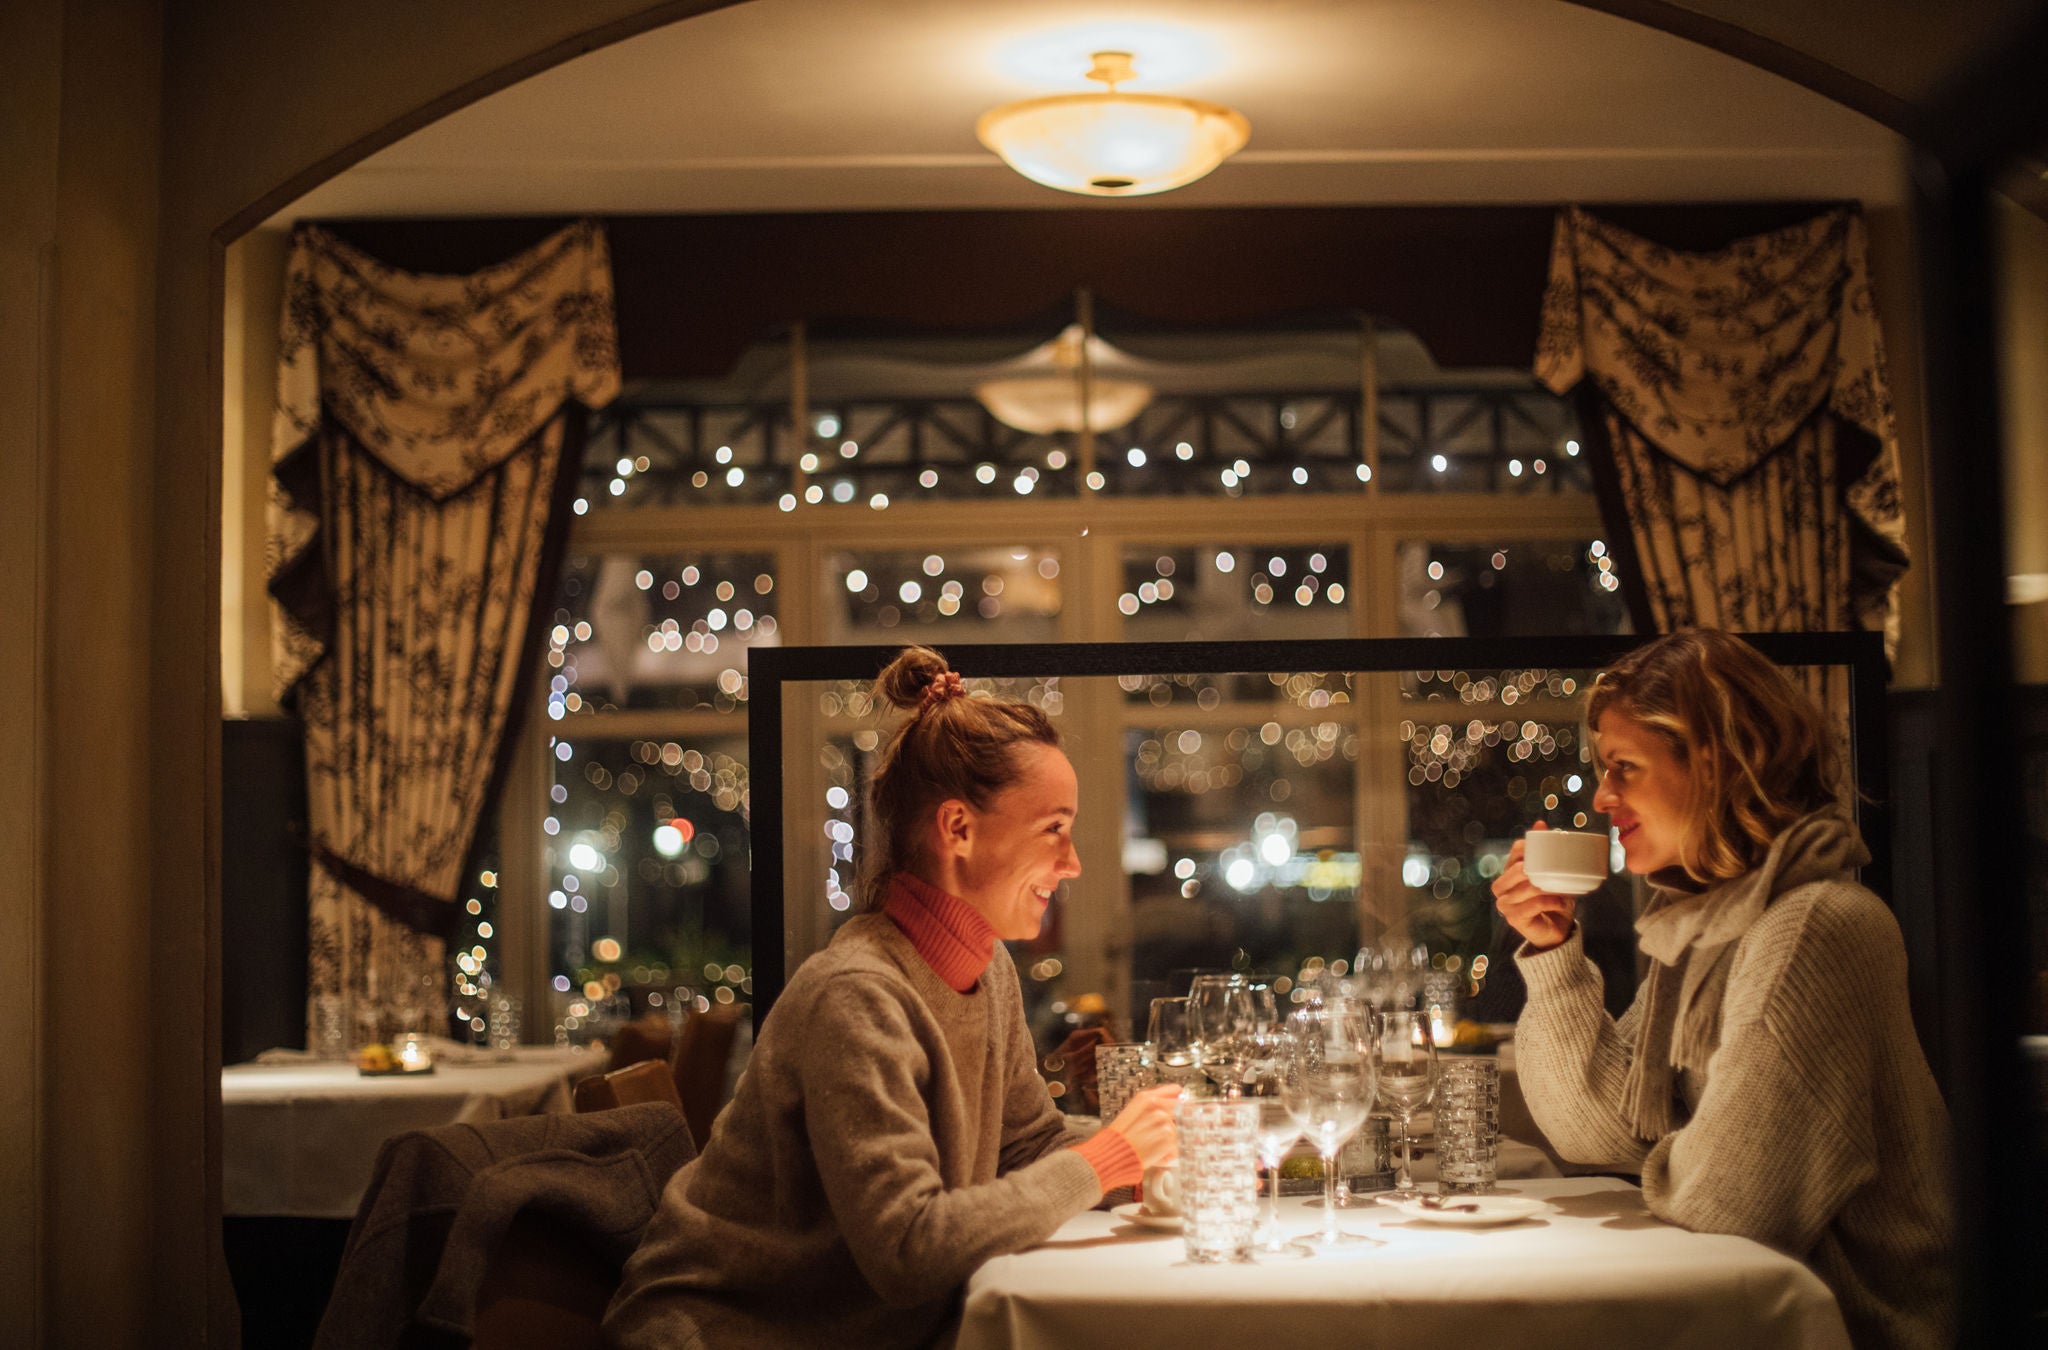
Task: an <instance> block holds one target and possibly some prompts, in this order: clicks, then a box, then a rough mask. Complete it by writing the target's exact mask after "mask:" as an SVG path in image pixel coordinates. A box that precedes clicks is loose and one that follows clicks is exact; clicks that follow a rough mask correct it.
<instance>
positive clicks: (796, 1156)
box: [605, 647, 1178, 1350]
mask: <svg viewBox="0 0 2048 1350" xmlns="http://www.w3.org/2000/svg"><path fill="white" fill-rule="evenodd" d="M876 693H877V695H878V698H879V700H880V701H882V702H883V703H885V704H887V705H891V706H894V707H896V708H899V709H903V710H906V711H907V712H908V713H909V716H908V717H907V718H906V719H905V720H904V721H903V722H902V724H901V725H900V726H899V727H898V728H897V729H896V731H895V733H894V734H893V736H891V738H890V739H889V741H888V743H887V746H886V748H885V749H884V750H883V753H882V756H881V759H880V761H879V763H878V765H877V767H876V769H875V771H874V775H873V778H872V782H871V787H870V811H869V816H870V820H871V822H872V823H871V825H870V827H869V828H870V830H871V831H872V833H873V834H874V835H875V837H876V845H877V846H876V849H875V852H874V853H873V855H872V856H871V857H870V859H869V861H868V865H867V870H866V876H865V878H864V881H863V887H862V890H863V894H862V909H863V910H864V911H865V912H864V913H861V914H858V915H856V916H855V917H853V918H852V919H850V920H848V921H847V922H846V923H845V924H844V925H842V926H841V928H840V929H839V931H838V932H837V933H836V934H834V935H833V938H832V942H831V945H830V946H828V947H827V948H826V949H825V950H824V951H822V952H819V953H818V954H817V955H815V956H813V957H811V958H810V959H809V960H807V961H805V962H804V963H803V965H802V966H801V967H799V968H798V970H797V972H796V974H795V975H794V976H793V977H792V978H791V980H790V982H789V988H788V989H787V990H786V991H785V992H784V993H783V995H782V997H781V999H780V1000H779V1001H778V1002H777V1003H776V1005H775V1008H774V1010H773V1011H772V1012H770V1013H769V1015H768V1018H767V1021H766V1023H765V1024H764V1025H763V1026H762V1028H761V1038H760V1040H759V1041H758V1042H757V1043H756V1044H755V1047H754V1051H753V1055H752V1057H751V1059H750V1060H749V1062H748V1066H747V1071H746V1074H745V1075H744V1076H743V1077H742V1078H741V1079H740V1085H739V1089H738V1092H737V1093H736V1095H735V1096H734V1099H733V1101H732V1104H731V1105H730V1106H728V1107H727V1108H726V1109H725V1110H724V1111H723V1112H722V1113H721V1114H720V1115H719V1117H718V1120H717V1123H716V1124H715V1125H714V1126H713V1127H712V1131H711V1138H710V1140H709V1141H708V1142H706V1144H705V1145H704V1151H703V1154H702V1155H701V1156H700V1157H699V1158H698V1159H697V1160H696V1161H695V1162H692V1163H690V1164H689V1165H688V1166H686V1167H684V1168H683V1169H682V1170H681V1171H680V1172H678V1173H677V1174H676V1175H675V1177H674V1179H673V1180H671V1181H670V1182H669V1185H668V1189H667V1190H666V1191H665V1192H664V1193H663V1196H662V1203H661V1208H660V1210H659V1211H658V1212H657V1214H656V1215H655V1218H654V1220H653V1222H652V1223H651V1224H650V1225H649V1227H648V1231H647V1234H646V1236H645V1238H643V1240H642V1242H641V1245H640V1248H639V1250H638V1251H636V1252H635V1253H634V1254H633V1257H632V1259H631V1260H630V1261H629V1262H627V1265H626V1272H625V1280H624V1283H623V1286H622V1287H621V1289H620V1291H619V1293H618V1295H617V1296H616V1297H615V1298H614V1299H613V1301H612V1307H611V1310H610V1312H609V1314H608V1315H607V1317H606V1319H605V1335H606V1339H607V1341H608V1342H609V1343H611V1344H613V1345H617V1346H631V1347H643V1346H644V1347H650V1348H651V1347H655V1346H661V1347H690V1348H691V1350H697V1348H699V1347H703V1348H706V1350H708V1348H709V1347H721V1346H748V1347H753V1346H853V1345H858V1346H878V1347H888V1346H922V1345H928V1344H931V1343H933V1342H935V1341H939V1340H942V1339H944V1338H945V1336H946V1335H947V1334H948V1332H949V1329H950V1327H951V1325H952V1322H953V1319H954V1317H955V1315H956V1313H957V1303H958V1297H957V1295H958V1291H959V1289H960V1286H961V1285H963V1284H964V1283H965V1282H966V1280H967V1278H968V1276H970V1275H971V1274H973V1273H974V1270H975V1269H976V1267H978V1266H979V1265H981V1263H982V1262H983V1261H986V1260H987V1259H988V1258H990V1257H992V1256H999V1255H1002V1254H1004V1253H1007V1252H1015V1251H1021V1250H1023V1249H1024V1248H1026V1247H1029V1246H1031V1245H1032V1244H1033V1243H1036V1242H1038V1241H1040V1240H1042V1239H1044V1238H1045V1237H1047V1236H1049V1235H1050V1234H1051V1233H1052V1231H1053V1230H1054V1229H1055V1228H1057V1227H1059V1226H1060V1224H1061V1223H1063V1222H1065V1221H1066V1220H1067V1219H1069V1218H1071V1217H1072V1216H1073V1215H1075V1214H1078V1213H1079V1212H1081V1211H1082V1210H1084V1209H1087V1208H1089V1207H1090V1206H1092V1205H1094V1204H1096V1203H1098V1202H1099V1201H1100V1200H1101V1199H1102V1197H1103V1195H1104V1194H1105V1193H1106V1192H1108V1191H1109V1190H1111V1189H1113V1188H1115V1187H1119V1186H1129V1185H1134V1184H1136V1183H1137V1181H1138V1179H1139V1176H1140V1174H1141V1173H1142V1172H1143V1171H1144V1169H1145V1168H1146V1167H1148V1166H1154V1165H1158V1164H1163V1163H1166V1162H1170V1161H1172V1159H1173V1156H1174V1135H1173V1117H1172V1109H1173V1099H1174V1097H1175V1096H1176V1095H1177V1093H1178V1089H1177V1088H1172V1087H1167V1088H1160V1089H1154V1090H1152V1091H1149V1092H1143V1093H1139V1094H1138V1096H1137V1097H1136V1098H1135V1099H1134V1100H1133V1101H1132V1102H1131V1104H1130V1105H1129V1106H1128V1107H1127V1108H1126V1109H1125V1110H1124V1111H1123V1113H1122V1114H1121V1115H1119V1116H1118V1117H1117V1118H1116V1119H1115V1120H1114V1121H1112V1122H1111V1123H1110V1124H1109V1125H1108V1126H1106V1127H1105V1128H1104V1129H1102V1130H1101V1131H1100V1132H1098V1133H1096V1134H1094V1135H1093V1136H1092V1137H1087V1138H1085V1139H1084V1138H1082V1137H1079V1136H1077V1135H1075V1134H1073V1133H1071V1132H1070V1131H1069V1130H1068V1128H1067V1126H1066V1122H1065V1118H1064V1117H1063V1116H1061V1115H1060V1113H1059V1111H1058V1110H1057V1109H1055V1107H1054V1106H1053V1102H1052V1096H1051V1094H1050V1093H1049V1092H1048V1091H1047V1090H1046V1086H1045V1083H1044V1081H1043V1080H1042V1079H1040V1078H1039V1076H1038V1073H1037V1070H1036V1066H1035V1064H1034V1062H1033V1061H1034V1058H1035V1055H1034V1051H1033V1049H1032V1041H1031V1035H1030V1032H1029V1031H1028V1029H1027V1028H1026V1026H1025V1022H1024V1004H1023V997H1022V994H1021V992H1020V991H1019V989H1018V985H1017V971H1016V968H1015V967H1014V966H1013V965H1012V964H1011V962H1010V957H1009V953H1008V952H1007V951H1006V950H1005V949H1004V948H1003V946H1002V942H1003V941H1006V940H1007V941H1017V940H1022V939H1026V938H1031V937H1035V936H1037V934H1038V930H1039V925H1040V924H1041V922H1042V921H1043V919H1044V917H1045V911H1046V907H1047V906H1048V905H1050V904H1051V903H1052V900H1053V896H1054V895H1055V893H1056V892H1057V891H1058V890H1059V888H1060V886H1061V885H1062V884H1063V883H1064V882H1065V881H1067V880H1068V879H1069V878H1071V877H1074V876H1076V875H1078V874H1079V873H1080V871H1081V863H1080V860H1079V859H1078V858H1077V857H1076V856H1075V853H1074V841H1073V825H1074V813H1075V810H1076V809H1077V806H1078V803H1077V801H1076V782H1075V777H1074V769H1073V766H1072V765H1071V764H1069V763H1068V762H1067V757H1066V756H1065V755H1064V754H1062V753H1061V752H1060V749H1059V736H1058V733H1057V732H1056V731H1055V730H1054V729H1053V726H1052V723H1051V722H1050V721H1048V720H1047V719H1046V716H1045V714H1044V713H1042V712H1041V711H1039V710H1038V709H1037V708H1034V707H1032V706H1030V705H1029V704H1024V703H1016V702H1011V701H1008V700H1002V699H984V698H970V697H968V696H966V694H965V693H964V692H963V691H962V689H961V685H960V677H959V676H958V675H956V674H954V673H953V672H952V671H951V670H949V669H947V666H946V662H945V660H944V658H942V657H941V656H940V655H939V654H938V653H937V652H934V651H930V650H928V649H926V648H922V647H912V648H908V649H906V650H905V651H904V652H903V654H902V655H901V656H899V657H898V658H897V659H896V660H895V661H894V662H893V663H892V664H891V665H890V666H889V668H888V669H887V670H885V671H883V672H882V676H881V679H880V680H879V682H878V683H877V685H876Z"/></svg>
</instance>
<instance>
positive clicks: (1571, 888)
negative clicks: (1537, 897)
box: [1522, 830, 1609, 895]
mask: <svg viewBox="0 0 2048 1350" xmlns="http://www.w3.org/2000/svg"><path fill="white" fill-rule="evenodd" d="M1608 847H1609V846H1608V842H1607V836H1606V835H1604V834H1594V833H1592V832H1591V831H1589V830H1531V831H1529V833H1527V834H1525V835H1523V836H1522V870H1523V871H1525V872H1527V873H1528V874H1529V880H1531V881H1533V882H1535V883H1536V888H1537V889H1538V890H1540V891H1543V892H1545V893H1547V894H1550V895H1584V894H1586V893H1587V892H1588V891H1597V890H1599V889H1600V887H1601V886H1602V885H1604V884H1606V881H1607V858H1608Z"/></svg>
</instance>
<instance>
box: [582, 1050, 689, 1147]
mask: <svg viewBox="0 0 2048 1350" xmlns="http://www.w3.org/2000/svg"><path fill="white" fill-rule="evenodd" d="M574 1102H575V1105H576V1111H577V1114H579V1115H581V1114H582V1113H584V1112H586V1111H609V1110H611V1109H612V1108H613V1107H615V1106H635V1105H638V1104H639V1103H641V1102H667V1103H669V1104H670V1105H671V1106H674V1107H676V1108H677V1109H678V1110H681V1109H682V1106H683V1103H682V1099H681V1098H680V1097H678V1096H677V1095H676V1080H675V1076H674V1075H673V1074H672V1073H671V1072H670V1071H669V1066H668V1065H666V1064H664V1063H662V1062H661V1061H660V1060H658V1059H643V1060H640V1061H639V1062H637V1063H634V1064H628V1065H627V1066H626V1067H625V1068H623V1069H613V1070H612V1071H611V1072H610V1073H604V1074H593V1075H592V1076H591V1077H589V1078H585V1079H583V1080H582V1081H581V1082H579V1083H577V1084H576V1091H575V1094H574ZM688 1118H689V1113H688V1112H687V1111H684V1119H688ZM696 1129H697V1127H696V1125H695V1123H694V1122H693V1123H692V1124H691V1126H690V1133H691V1137H692V1138H695V1137H696Z"/></svg>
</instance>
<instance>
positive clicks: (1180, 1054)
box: [1145, 998, 1195, 1087]
mask: <svg viewBox="0 0 2048 1350" xmlns="http://www.w3.org/2000/svg"><path fill="white" fill-rule="evenodd" d="M1145 1043H1146V1044H1147V1045H1149V1046H1150V1047H1151V1050H1150V1053H1149V1055H1148V1057H1147V1062H1148V1063H1149V1064H1150V1065H1151V1067H1152V1069H1153V1070H1154V1072H1155V1074H1156V1075H1157V1077H1158V1080H1159V1081H1160V1082H1162V1083H1179V1084H1181V1085H1182V1086H1183V1087H1185V1086H1186V1085H1187V1083H1188V1080H1189V1079H1191V1078H1193V1077H1194V1075H1195V1040H1194V1029H1193V1027H1192V1025H1191V1019H1190V1018H1189V1016H1188V1000H1187V999H1186V998H1155V999H1153V1000H1152V1021H1151V1023H1150V1025H1149V1026H1148V1028H1147V1030H1146V1032H1145Z"/></svg>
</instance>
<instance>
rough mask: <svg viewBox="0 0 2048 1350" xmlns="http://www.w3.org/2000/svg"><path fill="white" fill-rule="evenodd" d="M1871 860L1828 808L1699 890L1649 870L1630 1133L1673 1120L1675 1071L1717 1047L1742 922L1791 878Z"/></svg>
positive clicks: (1698, 1067) (1745, 925)
mask: <svg viewBox="0 0 2048 1350" xmlns="http://www.w3.org/2000/svg"><path fill="white" fill-rule="evenodd" d="M1869 861H1870V851H1869V850H1868V849H1866V848H1865V847H1864V846H1863V839H1862V836H1861V835H1859V834H1858V833H1857V832H1856V826H1855V823H1854V822H1853V821H1851V819H1850V818H1849V813H1848V811H1847V809H1846V808H1844V807H1840V806H1830V807H1826V808H1823V809H1822V810H1819V811H1816V812H1814V813H1813V814H1812V815H1810V816H1806V817H1805V818H1803V819H1801V820H1797V821H1794V822H1793V823H1792V824H1791V825H1789V826H1787V827H1786V828H1785V830H1784V832H1783V833H1782V834H1780V835H1779V836H1778V837H1777V838H1776V839H1775V840H1773V841H1772V842H1771V847H1770V850H1769V852H1767V853H1766V854H1765V855H1764V860H1763V862H1762V863H1760V864H1758V865H1757V867H1756V868H1755V869H1754V870H1752V871H1749V872H1746V873H1744V874H1743V875H1741V876H1739V877H1736V878H1734V879H1733V880H1730V881H1723V882H1719V883H1717V884H1715V885H1712V886H1708V887H1706V888H1705V889H1700V888H1698V886H1697V884H1696V883H1693V882H1692V881H1691V880H1690V879H1689V878H1688V877H1686V875H1685V874H1684V873H1683V872H1682V871H1680V870H1679V869H1677V868H1670V869H1667V870H1666V871H1662V872H1657V873H1655V874H1653V875H1652V876H1651V877H1650V885H1651V888H1652V899H1651V901H1650V904H1649V907H1648V908H1647V909H1645V910H1644V911H1643V915H1642V917H1641V918H1639V919H1637V920H1636V937H1637V945H1639V946H1640V947H1641V948H1642V949H1643V952H1644V953H1645V954H1646V955H1647V956H1649V958H1650V973H1649V977H1648V979H1646V980H1645V981H1644V993H1643V1015H1642V1017H1641V1019H1640V1020H1639V1021H1638V1022H1637V1023H1636V1044H1635V1061H1634V1064H1633V1066H1632V1072H1631V1073H1630V1075H1629V1081H1628V1085H1627V1087H1626V1089H1625V1090H1624V1092H1623V1095H1622V1110H1623V1111H1624V1112H1626V1113H1627V1114H1628V1115H1629V1117H1630V1120H1631V1122H1632V1123H1633V1125H1634V1128H1635V1132H1636V1135H1637V1137H1638V1138H1641V1139H1644V1140H1650V1141H1654V1140H1657V1139H1661V1138H1663V1137H1664V1136H1665V1135H1667V1134H1669V1133H1670V1132H1671V1131H1672V1129H1673V1128H1675V1123H1676V1122H1674V1116H1675V1114H1676V1113H1675V1110H1674V1104H1673V1089H1674V1084H1675V1081H1676V1074H1677V1073H1678V1072H1680V1071H1683V1072H1687V1073H1704V1072H1705V1071H1706V1067H1707V1061H1708V1060H1710V1059H1712V1058H1713V1054H1714V1051H1715V1050H1716V1049H1718V1048H1719V1046H1720V1044H1721V998H1722V995H1723V994H1724V993H1726V992H1727V988H1728V971H1729V967H1730V966H1731V965H1733V963H1734V957H1735V948H1736V946H1737V945H1738V943H1739V942H1740V941H1741V939H1742V935H1743V934H1744V933H1747V932H1748V931H1749V927H1750V925H1751V924H1753V923H1755V922H1756V921H1757V920H1758V919H1759V918H1761V917H1762V915H1763V912H1764V910H1765V909H1766V908H1767V907H1768V906H1769V905H1770V903H1771V902H1772V901H1773V900H1776V899H1777V898H1778V897H1779V896H1780V895H1783V894H1784V893H1785V892H1786V891H1789V890H1791V889H1792V888H1794V887H1795V886H1804V885H1806V884H1807V883H1809V882H1814V881H1825V880H1829V879H1833V878H1838V877H1845V876H1846V875H1847V874H1848V871H1849V869H1850V868H1853V867H1861V866H1862V865H1863V864H1864V863H1867V862H1869Z"/></svg>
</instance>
